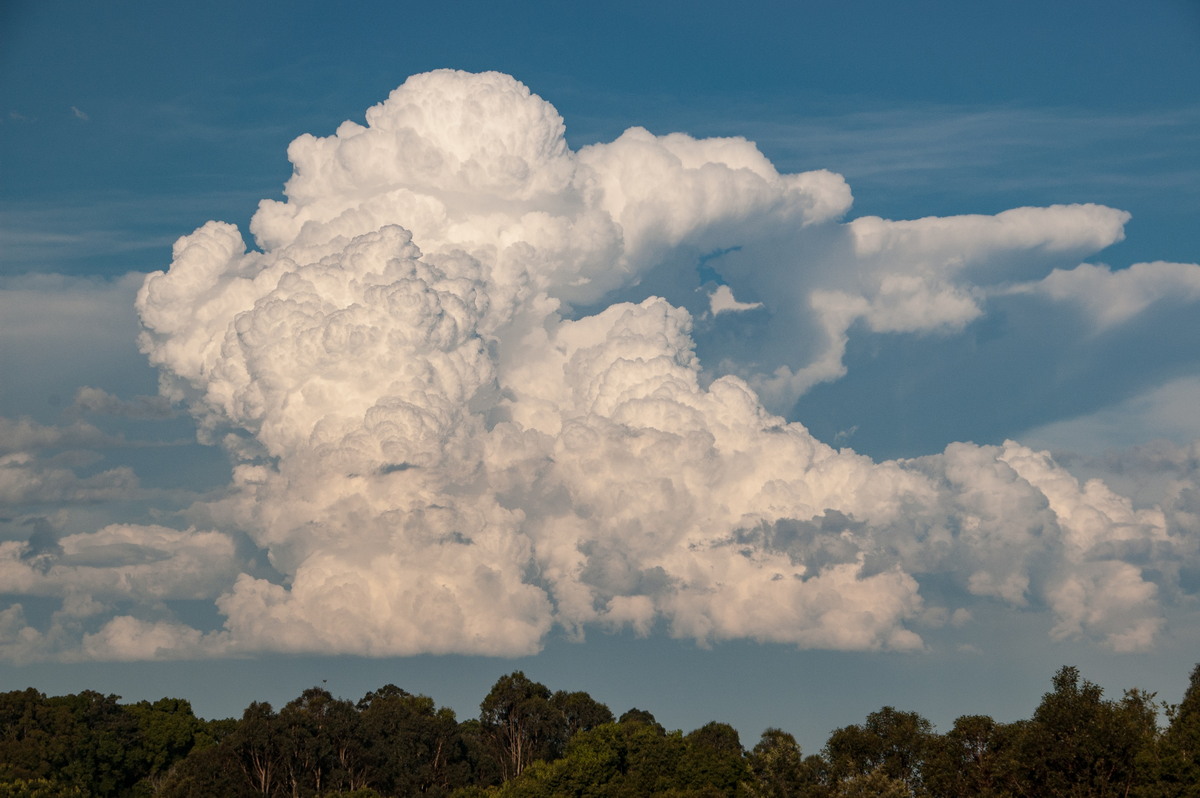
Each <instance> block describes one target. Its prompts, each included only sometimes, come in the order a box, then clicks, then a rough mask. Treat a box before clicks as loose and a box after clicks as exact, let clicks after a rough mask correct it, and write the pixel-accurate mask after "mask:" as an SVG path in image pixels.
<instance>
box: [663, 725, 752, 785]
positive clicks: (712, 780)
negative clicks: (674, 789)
mask: <svg viewBox="0 0 1200 798" xmlns="http://www.w3.org/2000/svg"><path fill="white" fill-rule="evenodd" d="M683 739H684V743H685V745H686V748H685V751H684V755H683V758H682V760H681V762H680V776H681V782H682V786H685V787H689V788H691V789H693V790H706V791H710V792H713V793H715V794H719V795H727V796H733V795H734V793H735V792H736V791H737V787H738V785H739V784H741V783H742V782H744V781H746V779H747V778H748V777H749V775H750V772H749V769H748V767H747V765H746V759H745V753H746V752H745V750H744V749H743V748H742V741H741V739H740V738H739V737H738V733H737V730H736V729H734V728H733V727H732V726H730V725H729V724H728V723H718V722H717V721H712V722H710V723H706V724H704V725H703V726H701V727H700V728H699V729H696V730H695V731H693V732H691V733H689V734H688V735H687V736H685V737H684V738H683Z"/></svg>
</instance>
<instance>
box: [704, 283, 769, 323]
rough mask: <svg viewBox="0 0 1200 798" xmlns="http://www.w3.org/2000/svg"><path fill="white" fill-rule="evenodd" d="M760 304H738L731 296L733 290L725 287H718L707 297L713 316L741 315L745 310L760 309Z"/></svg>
mask: <svg viewBox="0 0 1200 798" xmlns="http://www.w3.org/2000/svg"><path fill="white" fill-rule="evenodd" d="M762 306H763V304H762V303H761V302H738V301H737V299H735V298H734V296H733V289H731V288H730V287H729V286H727V285H719V286H717V288H716V290H714V291H713V292H712V293H711V294H709V295H708V308H709V311H710V312H711V313H712V315H714V316H719V315H721V314H722V313H741V312H743V311H746V310H755V309H757V308H761V307H762Z"/></svg>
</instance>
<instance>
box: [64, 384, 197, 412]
mask: <svg viewBox="0 0 1200 798" xmlns="http://www.w3.org/2000/svg"><path fill="white" fill-rule="evenodd" d="M70 410H71V412H74V413H79V414H96V415H105V416H117V417H121V418H133V419H154V420H157V419H165V418H171V417H173V416H174V415H175V410H174V408H172V407H171V402H170V401H169V400H168V399H167V398H166V397H165V396H135V397H133V398H132V399H121V398H120V397H117V396H114V395H113V394H111V393H109V392H108V391H105V390H104V389H102V388H92V387H88V386H83V387H81V388H80V389H79V390H78V391H76V392H75V400H74V401H73V402H72V403H71V407H70Z"/></svg>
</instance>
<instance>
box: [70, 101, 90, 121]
mask: <svg viewBox="0 0 1200 798" xmlns="http://www.w3.org/2000/svg"><path fill="white" fill-rule="evenodd" d="M71 115H72V116H74V117H75V118H76V119H78V120H79V121H80V122H90V121H92V117H91V116H89V115H88V114H87V112H85V111H81V110H79V109H78V108H76V107H75V106H73V105H72V106H71Z"/></svg>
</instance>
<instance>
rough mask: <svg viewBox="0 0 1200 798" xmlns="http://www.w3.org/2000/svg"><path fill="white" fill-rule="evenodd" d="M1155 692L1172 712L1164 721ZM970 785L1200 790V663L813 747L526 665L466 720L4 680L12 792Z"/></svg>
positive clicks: (388, 709)
mask: <svg viewBox="0 0 1200 798" xmlns="http://www.w3.org/2000/svg"><path fill="white" fill-rule="evenodd" d="M1160 709H1161V710H1163V715H1162V718H1163V720H1164V723H1163V724H1161V725H1160V723H1159V718H1160ZM18 796H20V798H68V797H69V798H110V797H112V798H143V797H145V798H151V797H153V798H159V797H161V798H255V797H264V798H393V797H396V798H400V797H402V796H403V797H407V796H428V797H429V798H550V797H551V796H555V797H557V796H580V797H584V796H586V797H587V798H626V797H628V798H642V797H644V796H660V797H661V798H793V797H794V798H854V797H855V796H863V797H865V796H872V798H880V797H882V798H958V797H960V796H962V797H965V796H972V798H975V797H980V796H982V797H984V798H988V797H996V798H999V797H1000V796H1005V797H1008V796H1013V797H1017V796H1020V797H1024V796H1039V797H1041V796H1069V797H1072V798H1074V797H1078V798H1083V796H1089V797H1090V796H1100V797H1101V798H1103V797H1106V796H1138V797H1140V798H1165V797H1166V796H1200V665H1197V666H1196V668H1195V669H1194V670H1193V671H1192V674H1191V679H1190V682H1189V685H1188V688H1187V691H1186V693H1185V694H1184V697H1183V700H1182V701H1181V703H1179V704H1178V705H1174V706H1169V705H1165V704H1159V703H1156V701H1155V696H1154V695H1153V694H1149V693H1145V692H1143V691H1140V690H1127V691H1126V692H1125V693H1124V695H1123V696H1122V697H1121V698H1119V699H1109V698H1105V696H1104V694H1103V691H1102V690H1101V688H1100V687H1099V686H1097V685H1095V684H1093V683H1091V682H1089V681H1087V680H1086V679H1082V678H1081V676H1080V673H1079V671H1078V669H1076V668H1073V667H1064V668H1062V669H1061V670H1059V671H1058V673H1056V674H1055V675H1054V677H1053V680H1052V690H1051V691H1050V692H1048V693H1046V694H1045V695H1044V696H1043V697H1042V700H1041V702H1040V703H1039V704H1038V706H1037V708H1036V710H1035V711H1034V713H1033V716H1032V717H1031V718H1029V719H1027V720H1019V721H1016V722H1012V723H1001V722H998V721H995V720H993V719H992V718H990V717H988V716H986V715H964V716H962V717H960V718H958V720H956V721H955V722H954V725H953V727H952V728H950V729H949V730H947V731H946V732H944V733H938V732H936V731H935V730H934V728H933V725H932V724H931V723H930V722H929V721H928V720H926V719H925V718H923V717H921V715H919V714H918V713H916V712H906V711H901V710H897V709H895V708H894V707H891V706H885V707H883V708H881V709H880V710H878V711H876V712H872V713H871V714H869V715H868V716H867V717H866V719H865V720H864V721H863V722H862V723H860V724H852V725H850V726H846V727H843V728H840V729H836V730H834V731H833V732H832V733H831V734H830V736H829V738H828V740H827V741H826V743H825V746H824V747H823V748H822V750H821V751H819V752H817V753H813V754H809V755H805V754H804V752H802V751H801V749H800V746H799V745H798V744H797V743H796V740H795V738H793V737H792V735H790V734H789V733H787V732H785V731H783V730H780V729H767V730H766V731H764V732H763V733H762V736H761V738H760V739H759V740H758V742H757V743H755V744H754V745H753V747H751V748H749V749H747V748H746V747H744V746H743V744H742V742H741V740H740V739H739V736H738V732H737V731H736V730H735V729H734V728H733V727H732V726H730V725H729V724H727V723H721V722H717V721H714V722H711V723H708V724H705V725H704V726H701V727H700V728H698V729H695V730H694V731H691V732H688V733H686V734H684V733H683V732H681V731H669V730H667V729H665V728H664V727H663V726H662V725H661V724H660V723H658V721H657V720H656V719H655V717H654V715H653V714H651V713H650V712H648V711H646V710H642V709H636V708H635V709H630V710H629V711H627V712H625V713H624V714H622V715H621V716H620V717H615V716H614V715H613V713H612V712H611V711H610V710H609V708H608V707H606V706H605V705H604V704H602V703H600V702H598V701H596V700H595V699H593V698H592V697H591V696H590V695H588V694H587V693H586V692H565V691H562V690H559V691H556V692H552V691H551V690H550V689H549V688H547V687H546V686H545V685H543V684H540V683H538V682H535V681H533V680H531V679H529V678H527V677H526V676H525V674H524V673H522V672H520V671H517V672H514V673H511V674H508V675H506V676H502V677H500V679H498V680H497V681H496V683H495V685H493V687H492V689H491V691H490V692H489V693H488V694H487V696H486V697H485V698H484V699H483V701H482V703H481V704H480V712H479V716H478V717H477V718H470V719H467V720H463V721H459V720H458V719H457V718H456V717H455V714H454V712H453V711H451V710H450V709H447V708H445V707H438V706H437V705H436V704H435V703H434V701H433V699H431V698H429V697H427V696H423V695H414V694H412V693H409V692H407V691H405V690H403V689H401V688H399V687H396V686H395V685H390V684H389V685H386V686H384V687H381V688H379V689H378V690H374V691H372V692H369V693H367V694H366V695H365V696H363V698H362V699H360V700H359V701H357V702H351V701H348V700H346V699H342V698H335V697H334V696H333V695H331V694H330V693H329V692H328V691H327V690H325V689H323V688H319V687H313V688H310V689H308V690H305V691H304V692H303V693H302V694H301V695H300V696H299V697H297V698H296V699H294V700H292V701H290V702H288V703H287V704H286V705H284V706H283V707H282V708H281V709H279V710H278V711H276V710H275V709H274V708H273V707H272V706H271V705H270V704H267V703H264V702H254V703H252V704H250V706H248V707H247V708H246V710H245V712H244V713H243V714H242V717H241V718H240V719H225V720H204V719H201V718H197V717H196V716H195V714H194V713H193V712H192V708H191V705H190V704H189V703H188V702H187V701H185V700H182V699H177V698H163V699H161V700H159V701H155V702H153V703H151V702H148V701H140V702H138V703H136V704H121V703H120V701H119V697H118V696H114V695H102V694H100V693H96V692H92V691H84V692H82V693H79V694H77V695H67V696H55V697H47V696H46V695H44V694H42V693H40V692H38V691H36V690H34V689H32V688H30V689H27V690H22V691H13V692H8V693H0V798H17V797H18Z"/></svg>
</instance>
